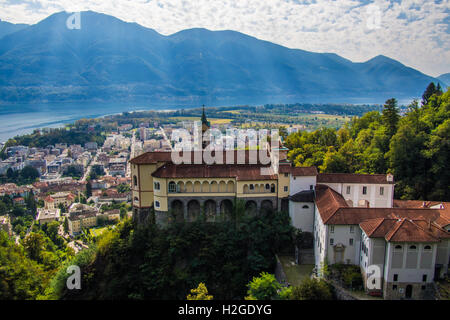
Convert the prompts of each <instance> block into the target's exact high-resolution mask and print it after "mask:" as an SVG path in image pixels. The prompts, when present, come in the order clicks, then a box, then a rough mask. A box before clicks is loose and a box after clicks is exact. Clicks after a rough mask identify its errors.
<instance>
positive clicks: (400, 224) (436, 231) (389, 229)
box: [359, 217, 450, 242]
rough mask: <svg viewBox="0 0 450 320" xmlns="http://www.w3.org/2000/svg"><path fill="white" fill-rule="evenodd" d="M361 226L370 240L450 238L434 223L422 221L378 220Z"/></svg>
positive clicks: (407, 240) (409, 240) (422, 240)
mask: <svg viewBox="0 0 450 320" xmlns="http://www.w3.org/2000/svg"><path fill="white" fill-rule="evenodd" d="M359 225H360V227H361V229H363V231H364V232H365V233H366V234H367V235H368V236H369V237H370V238H384V239H385V240H386V241H391V242H438V241H440V239H448V238H450V233H448V232H447V231H445V230H444V229H442V228H440V227H439V226H437V225H436V224H434V223H433V222H431V221H425V220H420V219H412V220H411V219H406V218H398V217H396V218H376V219H369V220H366V221H363V222H361V223H360V224H359Z"/></svg>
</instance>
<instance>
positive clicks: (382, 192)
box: [380, 187, 384, 196]
mask: <svg viewBox="0 0 450 320" xmlns="http://www.w3.org/2000/svg"><path fill="white" fill-rule="evenodd" d="M382 195H384V187H380V196H382Z"/></svg>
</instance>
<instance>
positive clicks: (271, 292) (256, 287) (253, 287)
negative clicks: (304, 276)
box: [246, 272, 281, 300]
mask: <svg viewBox="0 0 450 320" xmlns="http://www.w3.org/2000/svg"><path fill="white" fill-rule="evenodd" d="M280 289H281V284H280V283H279V282H278V281H277V279H275V276H274V275H273V274H270V273H267V272H261V274H260V276H259V277H253V280H252V281H251V282H250V283H249V284H248V291H247V294H248V296H247V297H246V299H247V298H248V300H255V299H256V300H272V299H275V298H276V297H277V296H278V290H280Z"/></svg>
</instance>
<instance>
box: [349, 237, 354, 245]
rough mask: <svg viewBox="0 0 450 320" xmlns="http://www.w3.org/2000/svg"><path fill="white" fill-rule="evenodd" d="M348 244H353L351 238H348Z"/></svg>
mask: <svg viewBox="0 0 450 320" xmlns="http://www.w3.org/2000/svg"><path fill="white" fill-rule="evenodd" d="M348 244H349V245H351V246H352V245H353V238H350V239H349V241H348Z"/></svg>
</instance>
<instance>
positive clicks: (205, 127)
mask: <svg viewBox="0 0 450 320" xmlns="http://www.w3.org/2000/svg"><path fill="white" fill-rule="evenodd" d="M210 128H211V125H210V123H209V121H208V119H207V118H206V114H205V105H203V112H202V149H203V150H204V149H205V148H206V147H207V146H208V145H209V143H210V137H209V136H208V137H205V132H207V131H208V130H209V129H210Z"/></svg>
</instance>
